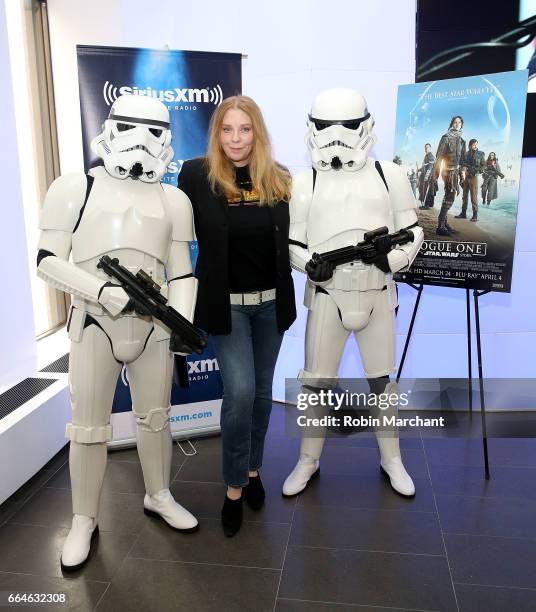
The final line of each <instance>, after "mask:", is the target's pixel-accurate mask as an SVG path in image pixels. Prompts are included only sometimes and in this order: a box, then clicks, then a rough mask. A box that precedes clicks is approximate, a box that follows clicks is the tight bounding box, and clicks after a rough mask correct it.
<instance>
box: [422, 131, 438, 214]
mask: <svg viewBox="0 0 536 612" xmlns="http://www.w3.org/2000/svg"><path fill="white" fill-rule="evenodd" d="M434 165H435V155H434V154H433V153H432V145H431V144H430V143H429V142H427V143H426V144H425V145H424V159H423V160H422V166H421V171H420V174H419V201H420V203H421V205H420V207H419V208H420V209H421V210H424V209H426V208H433V207H434V198H435V195H436V193H437V181H436V180H435V178H434Z"/></svg>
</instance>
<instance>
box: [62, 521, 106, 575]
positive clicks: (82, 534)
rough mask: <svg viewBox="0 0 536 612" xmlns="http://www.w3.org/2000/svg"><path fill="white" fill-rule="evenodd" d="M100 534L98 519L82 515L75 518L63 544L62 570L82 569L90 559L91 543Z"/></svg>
mask: <svg viewBox="0 0 536 612" xmlns="http://www.w3.org/2000/svg"><path fill="white" fill-rule="evenodd" d="M98 533H99V527H98V525H97V519H95V518H92V517H90V516H83V515H82V514H75V515H74V516H73V523H72V526H71V531H69V534H68V535H67V538H66V540H65V542H64V544H63V550H62V553H61V559H60V562H61V569H62V570H64V571H65V572H74V571H76V570H78V569H80V568H81V567H82V566H83V565H84V563H85V562H86V561H87V560H88V558H89V552H90V549H91V542H92V540H93V538H94V537H96V536H97V535H98Z"/></svg>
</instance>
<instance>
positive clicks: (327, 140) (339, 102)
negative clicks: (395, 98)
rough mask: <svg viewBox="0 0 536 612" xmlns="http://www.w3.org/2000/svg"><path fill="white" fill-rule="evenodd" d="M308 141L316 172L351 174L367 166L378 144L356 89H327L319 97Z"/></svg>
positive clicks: (362, 99)
mask: <svg viewBox="0 0 536 612" xmlns="http://www.w3.org/2000/svg"><path fill="white" fill-rule="evenodd" d="M307 127H308V130H307V134H306V137H305V142H306V144H307V147H308V148H309V151H310V152H311V158H312V162H313V166H314V168H316V170H320V171H322V170H345V171H347V172H352V171H355V170H359V169H360V168H362V167H363V166H364V165H365V162H366V160H367V155H368V151H369V150H370V149H371V148H372V146H373V145H374V143H375V142H376V137H375V136H374V134H373V133H372V128H373V127H374V119H373V118H372V116H371V114H370V113H369V112H368V109H367V102H366V100H365V98H364V97H363V96H362V95H361V94H360V93H358V92H357V91H354V90H353V89H342V88H340V89H328V90H326V91H323V92H321V93H320V94H318V96H316V98H315V100H314V102H313V105H312V107H311V113H310V114H309V120H308V122H307Z"/></svg>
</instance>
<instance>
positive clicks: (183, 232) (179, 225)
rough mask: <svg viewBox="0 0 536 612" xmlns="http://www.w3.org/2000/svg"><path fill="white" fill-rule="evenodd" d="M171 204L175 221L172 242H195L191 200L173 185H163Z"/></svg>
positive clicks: (171, 213) (170, 208)
mask: <svg viewBox="0 0 536 612" xmlns="http://www.w3.org/2000/svg"><path fill="white" fill-rule="evenodd" d="M161 185H162V188H163V190H164V193H165V195H166V199H167V201H168V204H169V212H170V215H171V219H172V221H173V234H172V240H173V241H176V242H188V241H190V240H195V235H194V224H193V223H194V222H193V213H192V204H191V203H190V198H188V196H187V195H186V194H185V193H184V191H181V190H180V189H177V187H174V186H173V185H168V184H166V183H161Z"/></svg>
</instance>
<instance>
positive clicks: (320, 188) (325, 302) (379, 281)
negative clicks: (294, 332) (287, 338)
mask: <svg viewBox="0 0 536 612" xmlns="http://www.w3.org/2000/svg"><path fill="white" fill-rule="evenodd" d="M317 117H320V118H321V119H322V122H318V121H316V125H315V128H318V127H320V128H322V129H320V130H319V134H318V135H317V134H316V133H315V132H314V131H313V129H312V128H311V127H310V131H309V134H308V137H307V139H306V141H307V144H308V146H309V148H310V150H311V155H312V158H313V167H314V168H315V170H316V172H315V170H309V171H306V172H303V173H301V174H299V175H298V176H297V177H295V178H294V180H293V191H292V198H291V202H290V236H289V238H290V245H291V246H290V261H291V265H292V266H293V267H294V268H295V269H297V270H299V271H301V272H305V266H306V264H307V262H309V260H310V259H311V256H312V255H313V253H315V252H317V253H324V252H327V251H331V250H333V249H337V248H341V247H346V246H350V245H355V244H356V243H357V242H360V241H362V240H363V239H364V234H365V232H367V231H370V230H374V229H377V228H379V227H383V226H387V228H388V229H389V233H393V232H396V231H398V230H401V229H405V228H411V231H412V232H413V234H414V241H413V242H411V243H407V244H404V245H397V246H396V247H395V248H394V249H393V250H391V251H390V252H389V253H388V255H387V262H388V266H389V269H390V272H388V273H386V272H383V271H382V270H381V269H380V268H378V267H376V265H373V264H365V263H363V262H361V261H356V262H352V263H349V264H344V265H340V266H338V267H336V268H335V270H334V271H333V275H332V277H331V278H329V279H328V280H325V281H322V282H313V281H312V280H311V279H310V278H308V280H307V284H306V289H305V298H304V304H305V306H306V307H307V308H308V310H309V314H308V318H307V329H306V336H305V366H304V368H303V370H301V371H300V374H299V376H298V378H299V379H300V380H302V381H303V383H304V384H306V385H307V386H309V387H317V388H318V387H320V388H321V387H328V386H333V384H334V380H335V379H336V378H337V372H338V369H339V364H340V360H341V357H342V353H343V349H344V346H345V344H346V341H347V339H348V336H349V335H350V333H353V334H354V335H355V338H356V341H357V344H358V346H359V351H360V354H361V359H362V362H363V367H364V371H365V376H366V377H367V378H369V379H375V378H379V377H385V376H386V375H388V374H390V373H392V372H394V371H395V320H394V317H395V308H396V306H397V296H396V285H395V283H394V281H393V280H392V273H394V272H398V271H402V270H405V269H407V268H408V267H409V266H410V265H411V263H412V261H413V259H414V258H415V257H416V255H417V253H418V252H419V248H420V246H421V243H422V241H423V231H422V229H421V228H420V227H419V226H418V225H417V215H416V212H415V208H416V202H415V198H414V196H413V193H412V191H411V186H410V184H409V182H408V180H407V177H406V176H405V174H404V172H403V171H402V170H401V168H399V167H398V166H397V165H396V164H394V163H391V162H381V163H380V164H379V167H378V164H377V162H376V163H375V162H374V161H373V160H371V159H367V158H366V151H368V149H369V148H370V146H371V143H373V142H374V140H375V139H374V136H373V135H372V134H371V132H370V129H371V128H372V125H373V122H372V118H371V117H370V115H369V113H368V111H367V110H366V102H365V100H364V98H363V97H362V96H361V95H360V94H358V93H357V92H354V91H352V90H344V89H335V90H328V91H325V92H323V93H321V94H320V95H319V96H318V97H317V99H316V100H315V102H314V104H313V108H312V110H311V115H310V121H311V122H312V120H313V119H317ZM311 118H312V119H311ZM330 118H332V119H333V120H335V122H336V123H335V124H334V125H330ZM343 121H344V125H346V126H349V127H344V125H343V126H342V127H341V124H342V123H343ZM363 126H364V127H363ZM352 127H353V128H354V129H353V131H354V136H353V138H352V137H351V135H350V136H346V135H344V134H343V133H342V132H341V133H340V134H339V137H338V138H336V139H335V141H336V143H335V144H334V145H332V146H331V147H329V146H328V147H326V146H325V143H324V140H328V141H329V142H333V140H334V139H333V135H330V136H329V137H328V138H324V137H323V140H322V141H321V144H319V136H320V135H322V132H323V131H327V130H332V131H333V130H339V131H340V130H344V131H345V132H351V131H352ZM341 142H343V143H344V144H345V146H344V147H341V144H340V143H341ZM363 151H365V158H364V159H362V153H363ZM319 152H321V154H322V159H320V158H319V157H318V155H319ZM319 160H320V161H319ZM320 170H322V171H320ZM315 175H316V176H315ZM313 183H314V185H313ZM316 435H318V430H317V431H316ZM323 444H324V438H323V437H307V432H305V435H304V437H303V438H302V444H301V450H300V460H299V462H298V464H297V466H296V468H295V469H294V470H293V472H292V473H291V474H290V475H289V477H288V478H287V480H286V481H285V484H284V486H283V493H284V494H286V495H294V494H296V493H298V492H299V491H301V490H302V489H303V488H304V487H305V486H306V484H307V482H308V480H309V478H310V477H311V476H312V475H313V474H314V473H316V471H317V470H318V465H319V459H320V454H321V452H322V447H323ZM378 444H379V446H380V453H381V467H382V469H383V470H384V471H385V472H387V473H388V475H389V477H390V481H391V485H392V486H393V488H394V489H395V490H397V491H398V492H399V493H402V494H404V495H413V494H414V492H415V489H414V485H413V482H412V481H411V478H410V476H409V475H408V474H407V472H406V470H405V469H404V466H403V464H402V460H401V458H400V449H399V443H398V437H397V435H389V436H386V435H378Z"/></svg>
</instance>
